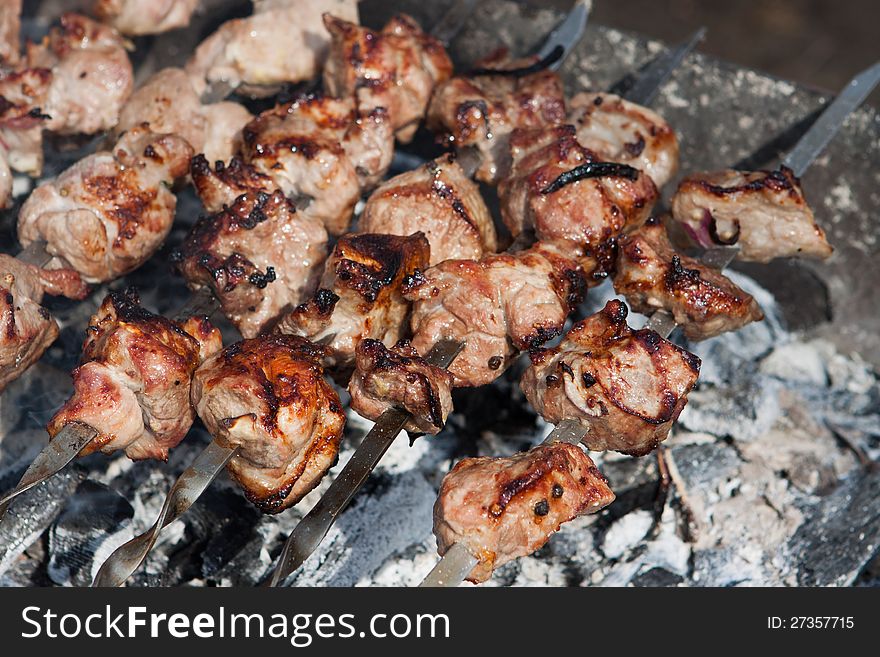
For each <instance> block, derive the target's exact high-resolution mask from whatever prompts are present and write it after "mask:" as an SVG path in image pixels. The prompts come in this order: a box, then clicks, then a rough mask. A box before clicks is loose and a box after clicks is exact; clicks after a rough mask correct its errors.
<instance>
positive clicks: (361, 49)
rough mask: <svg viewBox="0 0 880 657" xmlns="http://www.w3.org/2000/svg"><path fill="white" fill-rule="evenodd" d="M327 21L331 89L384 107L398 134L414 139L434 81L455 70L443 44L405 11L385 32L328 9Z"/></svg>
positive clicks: (366, 107)
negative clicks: (339, 15) (329, 44)
mask: <svg viewBox="0 0 880 657" xmlns="http://www.w3.org/2000/svg"><path fill="white" fill-rule="evenodd" d="M324 24H325V25H326V27H327V31H328V32H330V35H331V37H332V44H331V47H330V55H329V57H328V58H327V65H326V68H325V69H324V86H325V88H326V90H327V92H328V93H329V94H330V95H332V96H335V97H337V98H349V97H353V98H355V99H356V102H357V105H358V107H359V108H360V109H361V110H362V111H367V112H368V111H370V110H373V109H376V108H378V107H384V108H385V109H387V110H388V113H389V115H390V117H391V124H392V126H393V128H394V131H395V135H396V136H397V139H398V140H399V141H401V142H408V141H410V140H411V139H412V137H413V135H414V134H415V131H416V128H418V125H419V122H420V121H421V120H422V117H424V116H425V110H426V108H427V106H428V101H429V100H430V98H431V92H432V91H433V90H434V86H435V85H437V84H438V83H440V82H445V81H446V80H448V79H449V77H450V76H451V75H452V62H451V61H450V59H449V55H447V54H446V50H445V49H444V48H443V45H442V44H441V43H440V42H439V41H438V40H437V39H435V38H434V37H432V36H430V35H429V34H425V32H423V31H422V29H421V27H419V25H418V23H416V21H415V20H413V19H412V18H411V17H409V16H406V15H398V16H395V17H393V18H392V19H391V20H390V21H389V22H388V24H387V25H386V26H385V27H384V28H383V29H382V31H381V32H374V31H373V30H370V29H368V28H366V27H362V26H360V25H357V24H356V23H353V22H350V21H347V20H344V19H342V18H339V17H337V16H332V15H329V14H325V15H324Z"/></svg>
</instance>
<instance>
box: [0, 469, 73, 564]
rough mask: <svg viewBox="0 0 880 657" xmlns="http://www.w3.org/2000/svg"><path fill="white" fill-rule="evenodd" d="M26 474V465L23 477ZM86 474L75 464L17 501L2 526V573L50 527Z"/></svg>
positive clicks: (0, 532) (0, 533) (0, 556)
mask: <svg viewBox="0 0 880 657" xmlns="http://www.w3.org/2000/svg"><path fill="white" fill-rule="evenodd" d="M22 474H24V468H22V470H21V471H20V473H19V478H20V477H21V475H22ZM85 477H86V471H85V469H84V468H83V467H82V466H80V465H79V464H73V465H71V466H68V467H67V468H66V469H65V470H64V471H63V472H61V473H59V474H58V475H56V476H54V477H52V478H51V479H49V480H48V481H46V482H45V483H43V484H41V485H39V486H35V487H34V488H32V489H31V490H29V491H27V492H26V493H22V494H21V495H20V496H19V497H18V498H17V499H16V500H15V502H14V503H13V504H12V505H11V506H10V507H9V510H8V511H7V512H6V516H5V517H4V519H3V524H2V527H0V575H2V574H3V573H5V572H6V571H7V570H9V569H10V568H12V567H15V566H16V562H17V561H18V559H19V557H20V556H21V555H22V553H23V552H24V551H25V550H26V549H28V547H29V546H31V545H32V544H33V543H34V542H35V541H36V540H37V539H38V538H39V536H40V535H41V534H42V533H43V532H44V531H46V530H47V529H48V528H49V526H50V525H51V524H52V522H53V521H54V520H55V518H57V517H58V514H59V513H61V509H62V507H63V505H64V503H65V501H66V500H68V499H69V498H70V497H71V495H73V492H74V491H75V490H76V488H77V487H78V486H79V484H80V482H82V481H83V479H85ZM16 481H17V480H16Z"/></svg>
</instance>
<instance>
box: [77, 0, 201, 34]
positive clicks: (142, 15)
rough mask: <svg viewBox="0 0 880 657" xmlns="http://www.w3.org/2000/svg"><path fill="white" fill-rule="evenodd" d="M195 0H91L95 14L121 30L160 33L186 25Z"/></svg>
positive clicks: (194, 6)
mask: <svg viewBox="0 0 880 657" xmlns="http://www.w3.org/2000/svg"><path fill="white" fill-rule="evenodd" d="M198 4H199V0H149V1H148V2H144V0H95V6H94V12H95V15H96V16H97V17H98V18H99V19H101V21H103V22H104V23H107V24H108V25H111V26H112V27H114V28H116V29H117V30H119V31H120V32H121V33H122V34H129V35H132V36H139V35H142V34H161V33H162V32H167V31H168V30H174V29H177V28H179V27H186V26H187V25H189V19H190V17H191V16H192V14H193V12H194V11H195V9H196V7H197V6H198Z"/></svg>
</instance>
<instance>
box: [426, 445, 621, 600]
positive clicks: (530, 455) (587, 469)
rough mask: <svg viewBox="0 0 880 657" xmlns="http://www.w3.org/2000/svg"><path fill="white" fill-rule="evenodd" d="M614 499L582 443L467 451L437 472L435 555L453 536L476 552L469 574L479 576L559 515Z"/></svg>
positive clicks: (551, 526)
mask: <svg viewBox="0 0 880 657" xmlns="http://www.w3.org/2000/svg"><path fill="white" fill-rule="evenodd" d="M613 501H614V493H612V492H611V489H610V488H609V487H608V482H607V481H606V479H605V477H603V476H602V474H601V473H600V472H599V470H598V469H597V468H596V466H595V465H594V464H593V461H592V460H591V459H590V457H589V456H587V455H586V454H585V453H584V452H583V450H582V449H581V448H580V447H578V446H576V445H570V444H568V443H553V444H547V445H538V446H537V447H533V448H532V449H530V450H529V451H527V452H523V453H521V454H515V455H514V456H510V457H506V458H487V457H482V458H467V459H463V460H462V461H459V462H458V463H457V464H456V466H455V467H454V468H452V471H451V472H450V473H449V474H448V475H446V477H444V479H443V484H442V485H441V487H440V495H439V497H438V498H437V502H435V504H434V535H435V536H436V537H437V549H438V551H439V553H440V554H441V555H443V554H445V553H446V551H447V550H448V549H449V548H450V547H452V546H453V545H454V544H456V543H460V544H462V545H464V546H465V547H466V548H467V549H468V551H469V552H470V553H471V554H472V555H474V557H476V558H477V559H479V563H478V564H477V565H476V566H475V567H474V569H473V570H472V571H471V573H470V575H468V578H467V579H468V580H470V581H471V582H475V583H479V582H485V581H486V580H487V579H489V578H490V577H491V576H492V572H493V571H494V570H495V569H496V568H498V567H499V566H501V565H503V564H505V563H507V562H508V561H512V560H514V559H517V558H519V557H524V556H527V555H529V554H531V553H532V552H534V551H535V550H537V549H538V548H540V547H541V546H542V545H544V544H545V543H546V542H547V540H548V539H549V538H550V536H551V535H552V534H554V533H555V532H557V531H558V530H559V527H560V526H561V525H562V523H564V522H568V521H569V520H573V519H574V518H577V517H578V516H582V515H586V514H589V513H595V512H597V511H599V510H600V509H602V508H603V507H606V506H608V505H609V504H611V502H613Z"/></svg>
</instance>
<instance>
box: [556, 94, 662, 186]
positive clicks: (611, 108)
mask: <svg viewBox="0 0 880 657" xmlns="http://www.w3.org/2000/svg"><path fill="white" fill-rule="evenodd" d="M568 121H569V122H570V123H573V124H574V125H575V127H576V128H577V140H578V142H580V143H581V144H583V146H584V147H586V148H589V149H590V150H591V151H593V152H594V153H596V154H597V155H598V156H599V157H600V158H602V159H603V160H607V161H609V162H621V163H622V164H628V165H630V166H633V167H635V168H636V169H639V170H641V171H644V172H645V173H646V174H648V177H650V178H651V180H653V181H654V184H655V185H656V186H657V187H658V188H660V187H663V185H665V184H666V183H668V182H669V181H670V179H671V178H672V176H674V175H675V172H676V171H677V170H678V139H677V138H676V136H675V132H674V131H673V130H672V127H671V126H670V125H669V124H668V123H667V122H666V121H665V120H664V119H663V117H661V116H660V115H659V114H657V113H656V112H652V111H651V110H649V109H648V108H647V107H642V106H641V105H636V104H635V103H631V102H629V101H627V100H624V99H623V98H620V97H619V96H615V95H614V94H605V93H586V92H584V93H579V94H577V95H576V96H575V97H574V98H572V99H571V100H569V101H568Z"/></svg>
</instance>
